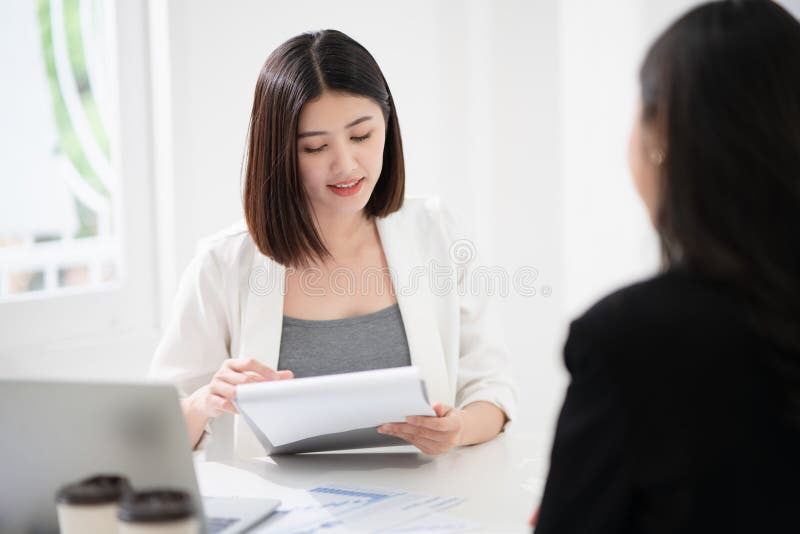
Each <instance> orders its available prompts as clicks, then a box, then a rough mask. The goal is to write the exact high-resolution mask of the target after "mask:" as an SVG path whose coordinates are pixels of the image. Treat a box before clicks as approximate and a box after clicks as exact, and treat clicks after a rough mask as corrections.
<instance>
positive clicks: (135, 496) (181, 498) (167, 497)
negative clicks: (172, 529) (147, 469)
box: [117, 489, 194, 523]
mask: <svg viewBox="0 0 800 534" xmlns="http://www.w3.org/2000/svg"><path fill="white" fill-rule="evenodd" d="M192 516H194V506H193V505H192V498H191V497H190V496H189V494H188V493H186V492H185V491H179V490H168V489H161V490H150V491H137V492H131V493H128V494H127V495H125V497H123V499H122V502H121V503H120V507H119V511H118V512H117V518H119V520H120V521H125V522H128V523H154V522H159V521H177V520H179V519H187V518H189V517H192Z"/></svg>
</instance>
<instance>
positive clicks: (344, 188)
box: [327, 176, 364, 197]
mask: <svg viewBox="0 0 800 534" xmlns="http://www.w3.org/2000/svg"><path fill="white" fill-rule="evenodd" d="M363 185H364V177H363V176H362V177H361V178H356V179H352V180H344V181H342V182H339V183H336V184H333V185H329V186H327V188H328V189H329V190H330V191H332V192H333V193H335V194H337V195H339V196H340V197H349V196H353V195H355V194H357V193H358V192H359V191H361V186H363Z"/></svg>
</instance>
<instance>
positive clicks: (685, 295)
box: [579, 269, 737, 328]
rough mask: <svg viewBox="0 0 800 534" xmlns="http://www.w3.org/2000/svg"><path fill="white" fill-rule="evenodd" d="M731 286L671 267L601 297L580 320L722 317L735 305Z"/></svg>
mask: <svg viewBox="0 0 800 534" xmlns="http://www.w3.org/2000/svg"><path fill="white" fill-rule="evenodd" d="M736 300H737V299H736V296H735V294H734V293H733V292H732V291H731V289H730V288H729V287H728V286H726V285H724V284H721V283H718V282H714V281H712V280H710V279H708V278H705V277H702V276H700V275H698V274H696V273H693V272H691V271H689V270H686V269H672V270H669V271H666V272H664V273H660V274H658V275H656V276H653V277H651V278H648V279H646V280H643V281H640V282H637V283H634V284H631V285H628V286H626V287H623V288H621V289H618V290H617V291H614V292H613V293H611V294H609V295H608V296H606V297H604V298H602V299H600V300H599V301H598V302H597V303H595V304H594V305H593V306H592V307H590V308H589V309H588V310H587V311H586V312H585V313H584V314H583V315H582V316H581V317H580V319H579V320H581V321H584V322H589V323H598V324H600V325H601V326H604V327H611V328H613V327H614V325H619V324H621V323H625V324H636V325H638V326H640V327H647V326H648V325H651V326H653V327H660V326H661V325H663V324H665V323H666V324H670V323H673V322H675V321H683V320H686V319H696V318H698V317H707V316H708V313H707V312H710V311H715V310H716V311H718V312H719V313H717V314H713V316H715V317H724V316H726V315H727V313H726V312H727V311H730V310H731V306H734V308H735V306H736Z"/></svg>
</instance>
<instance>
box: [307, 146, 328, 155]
mask: <svg viewBox="0 0 800 534" xmlns="http://www.w3.org/2000/svg"><path fill="white" fill-rule="evenodd" d="M326 146H328V145H322V146H320V147H317V148H306V149H305V151H306V152H308V153H309V154H315V153H317V152H322V150H323V149H324V148H325V147H326Z"/></svg>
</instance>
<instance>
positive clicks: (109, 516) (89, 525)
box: [56, 475, 130, 534]
mask: <svg viewBox="0 0 800 534" xmlns="http://www.w3.org/2000/svg"><path fill="white" fill-rule="evenodd" d="M129 489H130V485H129V484H128V480H127V479H126V478H125V477H120V476H116V475H98V476H94V477H91V478H87V479H85V480H82V481H81V482H78V483H74V484H69V485H67V486H64V487H63V488H61V489H60V490H59V492H58V494H57V495H56V508H57V510H58V528H59V530H60V531H61V534H85V533H87V532H92V533H96V534H116V532H117V512H118V510H119V501H120V498H121V497H122V496H123V495H124V494H125V493H126V492H127V491H129Z"/></svg>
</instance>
